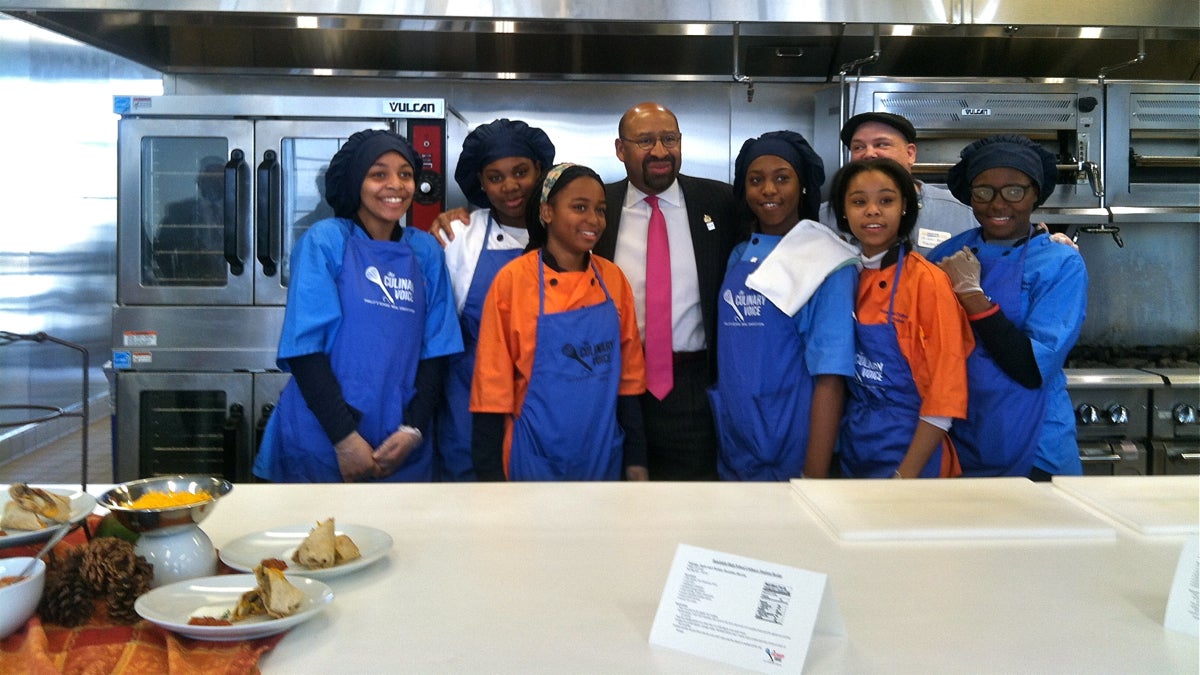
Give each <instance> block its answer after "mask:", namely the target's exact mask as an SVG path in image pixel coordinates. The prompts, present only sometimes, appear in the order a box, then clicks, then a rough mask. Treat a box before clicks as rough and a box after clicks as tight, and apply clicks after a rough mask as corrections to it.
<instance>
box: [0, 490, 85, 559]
mask: <svg viewBox="0 0 1200 675" xmlns="http://www.w3.org/2000/svg"><path fill="white" fill-rule="evenodd" d="M9 487H10V486H7V485H6V486H4V487H3V488H0V514H2V513H5V511H6V510H11V509H14V508H16V506H17V505H13V506H10V505H9V504H10V502H12V501H14V500H13V498H12V496H11V495H10V494H9ZM36 489H40V490H43V491H45V492H49V493H53V494H54V495H57V496H59V497H62V498H64V499H65V500H66V501H67V502H68V503H69V505H70V514H69V515H68V517H67V521H68V522H70V523H71V524H72V525H74V524H77V523H80V522H83V519H84V518H87V517H88V514H90V513H91V512H92V511H93V510H95V508H96V498H95V497H93V496H91V495H89V494H88V493H86V492H80V491H78V490H76V491H74V492H72V491H70V490H49V489H45V488H36ZM25 515H26V516H29V514H25ZM23 520H25V521H26V522H23V523H20V524H19V525H17V526H8V525H5V526H3V527H0V531H2V532H4V535H0V548H8V547H9V546H19V545H21V544H30V543H33V542H36V541H41V540H43V539H45V538H47V537H49V536H50V535H51V534H53V533H54V530H56V529H57V524H56V523H54V522H50V521H49V520H45V519H39V518H36V517H32V516H30V517H27V518H24V519H23ZM39 521H40V522H39ZM0 522H2V521H0ZM26 523H28V524H26ZM37 524H44V525H45V527H42V528H41V529H25V528H27V527H29V526H30V525H37Z"/></svg>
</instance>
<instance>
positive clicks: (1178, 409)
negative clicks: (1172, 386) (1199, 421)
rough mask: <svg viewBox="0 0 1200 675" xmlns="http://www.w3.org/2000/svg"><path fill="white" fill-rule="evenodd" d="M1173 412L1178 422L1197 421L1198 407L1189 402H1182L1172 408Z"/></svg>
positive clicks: (1192, 422)
mask: <svg viewBox="0 0 1200 675" xmlns="http://www.w3.org/2000/svg"><path fill="white" fill-rule="evenodd" d="M1171 414H1172V415H1174V417H1175V423H1176V424H1195V423H1196V407H1195V406H1192V405H1188V404H1187V403H1180V404H1179V405H1177V406H1175V407H1174V408H1172V409H1171Z"/></svg>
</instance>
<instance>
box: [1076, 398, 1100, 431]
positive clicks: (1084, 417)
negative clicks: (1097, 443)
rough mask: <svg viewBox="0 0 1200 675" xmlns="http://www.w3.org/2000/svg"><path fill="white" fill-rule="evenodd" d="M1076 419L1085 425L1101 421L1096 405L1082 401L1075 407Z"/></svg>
mask: <svg viewBox="0 0 1200 675" xmlns="http://www.w3.org/2000/svg"><path fill="white" fill-rule="evenodd" d="M1075 419H1076V420H1077V421H1078V422H1079V423H1080V424H1083V425H1085V426H1086V425H1089V424H1097V423H1099V422H1100V413H1099V412H1097V411H1096V406H1094V405H1088V404H1087V403H1080V404H1079V405H1078V406H1077V407H1076V408H1075Z"/></svg>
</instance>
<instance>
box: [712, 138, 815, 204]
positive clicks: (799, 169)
mask: <svg viewBox="0 0 1200 675" xmlns="http://www.w3.org/2000/svg"><path fill="white" fill-rule="evenodd" d="M763 155H775V156H776V157H781V158H783V160H784V161H785V162H787V163H788V164H791V165H792V168H793V169H795V171H796V176H798V177H799V178H800V184H801V185H802V186H803V187H804V193H803V194H802V195H801V196H800V217H801V218H804V219H808V220H816V219H817V211H818V209H820V207H821V184H822V183H824V182H825V163H824V162H822V161H821V157H820V156H819V155H817V153H816V151H814V150H813V149H812V146H811V145H809V144H808V141H806V140H804V137H803V136H801V135H800V134H798V133H796V132H794V131H768V132H767V133H765V134H763V135H762V136H759V137H758V138H750V139H747V140H746V142H745V143H743V144H742V149H741V151H740V152H738V156H737V159H736V160H734V162H733V194H734V195H735V196H736V197H737V198H738V201H739V202H740V201H742V200H744V199H745V198H746V171H747V170H749V168H750V163H751V162H753V161H754V160H756V159H758V158H759V157H762V156H763Z"/></svg>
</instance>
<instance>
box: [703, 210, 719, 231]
mask: <svg viewBox="0 0 1200 675" xmlns="http://www.w3.org/2000/svg"><path fill="white" fill-rule="evenodd" d="M704 226H705V227H707V228H708V231H709V232H712V231H713V230H715V229H717V226H716V224H715V223H713V219H712V216H710V215H708V214H707V213H706V214H704Z"/></svg>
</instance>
